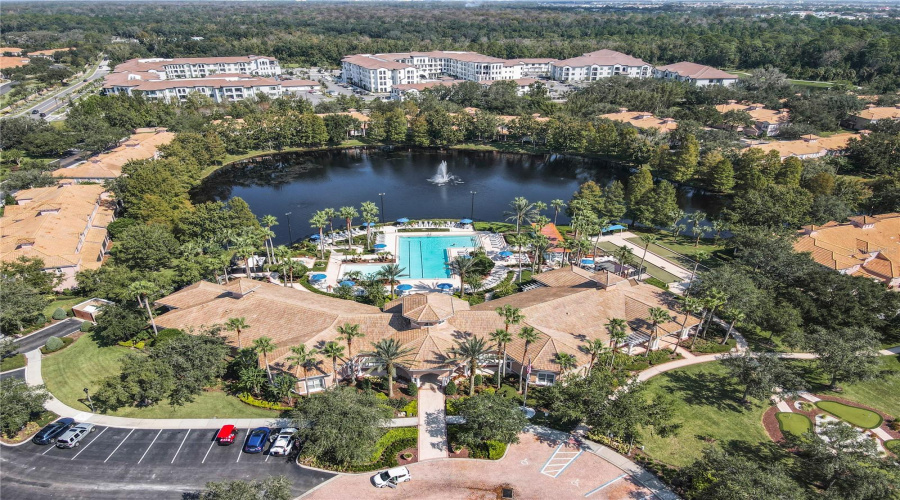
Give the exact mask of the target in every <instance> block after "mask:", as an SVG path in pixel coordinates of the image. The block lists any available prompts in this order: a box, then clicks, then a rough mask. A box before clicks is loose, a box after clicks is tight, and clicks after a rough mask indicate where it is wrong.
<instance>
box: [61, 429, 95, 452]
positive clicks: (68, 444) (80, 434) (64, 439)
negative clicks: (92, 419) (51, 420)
mask: <svg viewBox="0 0 900 500" xmlns="http://www.w3.org/2000/svg"><path fill="white" fill-rule="evenodd" d="M96 430H97V428H96V427H94V424H78V425H76V426H74V427H71V428H69V430H67V431H66V432H64V433H63V435H62V436H59V437H58V438H57V439H56V447H57V448H75V447H76V446H79V445H80V444H81V440H82V439H84V437H85V436H87V435H88V434H90V433H92V432H94V431H96Z"/></svg>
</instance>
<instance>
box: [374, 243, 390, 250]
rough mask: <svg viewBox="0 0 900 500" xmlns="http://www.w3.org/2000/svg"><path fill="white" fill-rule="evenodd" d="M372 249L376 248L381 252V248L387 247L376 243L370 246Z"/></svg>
mask: <svg viewBox="0 0 900 500" xmlns="http://www.w3.org/2000/svg"><path fill="white" fill-rule="evenodd" d="M372 248H377V249H379V250H381V249H382V248H387V245H385V244H384V243H378V244H376V245H372Z"/></svg>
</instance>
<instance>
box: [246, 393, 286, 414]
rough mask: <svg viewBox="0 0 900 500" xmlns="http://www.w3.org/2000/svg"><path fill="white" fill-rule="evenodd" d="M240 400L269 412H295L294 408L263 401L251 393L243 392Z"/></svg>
mask: <svg viewBox="0 0 900 500" xmlns="http://www.w3.org/2000/svg"><path fill="white" fill-rule="evenodd" d="M238 399H240V400H241V401H243V402H245V403H247V404H248V405H250V406H255V407H257V408H265V409H267V410H276V411H287V410H293V409H294V408H293V407H292V406H285V405H283V404H279V403H273V402H271V401H263V400H262V399H256V398H254V397H253V395H251V394H250V393H249V392H242V393H240V394H238Z"/></svg>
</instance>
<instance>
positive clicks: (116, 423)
mask: <svg viewBox="0 0 900 500" xmlns="http://www.w3.org/2000/svg"><path fill="white" fill-rule="evenodd" d="M25 357H26V358H28V365H26V366H25V382H26V383H27V384H28V385H42V384H43V383H44V378H43V376H42V375H41V351H40V350H39V349H36V350H34V351H30V352H28V353H26V354H25ZM44 406H45V407H46V408H47V409H48V410H50V411H52V412H53V413H56V414H57V415H59V416H60V417H70V418H74V419H75V420H76V421H77V422H90V423H92V424H96V425H102V426H106V427H124V428H129V429H218V428H219V427H222V426H223V425H225V424H232V425H236V426H238V427H241V428H253V427H288V426H289V425H291V421H290V419H286V418H281V417H277V416H273V417H272V418H184V419H180V418H127V417H114V416H111V415H100V414H97V413H91V412H89V411H83V410H76V409H75V408H72V407H71V406H67V405H65V404H64V403H63V402H61V401H60V400H58V399H56V398H55V397H52V395H51V398H50V400H49V401H47V403H46V404H44ZM418 424H419V419H418V418H416V417H409V418H395V419H392V420H391V421H390V422H389V423H388V425H387V427H415V426H417V425H418Z"/></svg>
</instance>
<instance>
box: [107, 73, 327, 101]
mask: <svg viewBox="0 0 900 500" xmlns="http://www.w3.org/2000/svg"><path fill="white" fill-rule="evenodd" d="M155 76H156V74H155V73H150V72H142V73H137V72H135V73H130V72H125V73H111V74H110V75H108V76H107V77H106V81H105V82H104V83H103V90H104V92H105V93H107V94H127V95H137V94H141V95H143V96H144V97H145V98H147V99H151V100H163V101H166V102H172V101H183V100H185V99H187V97H188V96H189V95H191V94H194V93H197V94H202V95H205V96H207V97H209V98H210V99H212V100H213V101H214V102H226V101H240V100H243V99H246V98H248V97H253V96H256V95H257V94H263V95H266V96H268V97H271V98H273V99H275V98H278V97H281V96H282V95H286V94H298V93H303V92H309V91H313V90H318V89H320V88H321V86H320V85H319V83H318V82H314V81H311V80H275V79H272V78H264V77H257V76H251V75H247V74H241V73H219V74H214V75H211V76H207V77H205V78H177V79H159V78H155Z"/></svg>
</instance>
